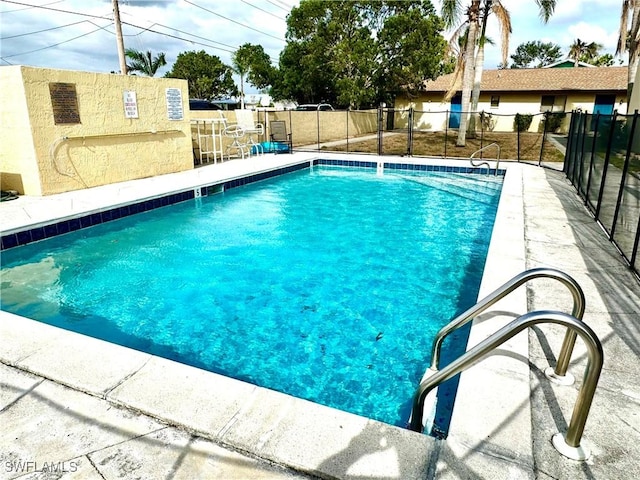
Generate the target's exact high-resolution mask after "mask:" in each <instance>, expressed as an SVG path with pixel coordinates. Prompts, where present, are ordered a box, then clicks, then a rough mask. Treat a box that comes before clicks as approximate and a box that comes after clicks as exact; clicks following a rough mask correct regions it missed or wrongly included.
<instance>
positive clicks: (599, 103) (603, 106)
mask: <svg viewBox="0 0 640 480" xmlns="http://www.w3.org/2000/svg"><path fill="white" fill-rule="evenodd" d="M615 103H616V96H615V95H596V100H595V102H593V117H592V118H591V131H592V132H593V131H595V129H596V120H597V122H598V124H599V125H598V131H602V129H603V128H609V127H610V125H611V118H612V117H611V116H612V115H613V106H614V104H615ZM597 114H600V115H597Z"/></svg>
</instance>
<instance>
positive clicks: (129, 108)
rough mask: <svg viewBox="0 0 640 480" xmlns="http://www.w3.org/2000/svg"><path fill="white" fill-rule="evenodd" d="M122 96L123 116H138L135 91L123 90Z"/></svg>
mask: <svg viewBox="0 0 640 480" xmlns="http://www.w3.org/2000/svg"><path fill="white" fill-rule="evenodd" d="M122 96H123V100H124V117H125V118H138V100H137V99H136V92H133V91H130V90H125V91H124V93H123V95H122Z"/></svg>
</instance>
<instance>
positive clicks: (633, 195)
mask: <svg viewBox="0 0 640 480" xmlns="http://www.w3.org/2000/svg"><path fill="white" fill-rule="evenodd" d="M639 117H640V115H639V114H638V111H637V110H636V111H635V112H634V113H633V114H630V115H619V114H617V113H615V112H614V113H613V114H612V115H603V114H598V113H594V114H589V113H583V112H573V114H572V116H571V125H570V129H569V135H568V138H567V154H566V160H565V164H564V171H565V173H566V175H567V178H569V180H570V181H571V183H572V184H573V185H574V187H575V188H576V189H577V191H578V194H579V195H580V197H582V199H583V200H584V201H585V205H586V206H587V208H588V209H589V210H590V211H591V212H592V214H593V215H594V217H595V219H596V221H597V222H598V223H599V224H600V225H601V226H602V228H603V229H604V230H605V231H606V232H607V235H608V237H609V240H610V241H611V242H613V244H614V245H615V246H616V248H617V249H618V250H619V251H620V253H621V254H622V256H623V257H624V259H625V260H626V262H627V263H628V264H629V266H630V268H631V269H632V270H633V272H634V273H635V274H636V276H638V277H640V275H639V273H638V272H639V270H640V269H639V268H638V267H639V261H638V258H637V253H638V242H639V239H640V118H639Z"/></svg>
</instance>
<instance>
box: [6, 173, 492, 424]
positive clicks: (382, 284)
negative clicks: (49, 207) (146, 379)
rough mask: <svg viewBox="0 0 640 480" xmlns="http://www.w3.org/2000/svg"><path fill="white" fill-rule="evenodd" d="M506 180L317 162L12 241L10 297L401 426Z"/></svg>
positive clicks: (149, 348)
mask: <svg viewBox="0 0 640 480" xmlns="http://www.w3.org/2000/svg"><path fill="white" fill-rule="evenodd" d="M500 188H501V178H500V177H498V179H494V177H486V176H479V175H466V176H463V175H456V174H444V173H419V174H418V173H412V172H402V171H399V170H398V171H394V173H388V174H385V175H382V176H381V175H377V174H376V172H375V170H373V169H360V170H355V169H345V168H332V167H315V168H313V169H311V170H309V169H306V170H302V171H298V172H296V173H291V174H288V175H283V176H281V177H277V178H273V179H270V180H266V181H262V182H258V183H255V184H252V185H249V186H245V187H241V188H234V189H232V190H229V191H227V192H225V193H223V194H220V195H215V196H209V197H202V198H197V199H194V200H190V201H186V202H182V203H178V204H175V205H172V206H169V207H163V208H159V209H156V210H153V211H150V212H145V213H141V214H138V215H133V216H130V217H126V218H122V219H119V220H115V221H112V222H108V223H104V224H101V225H97V226H94V227H90V228H87V229H84V230H79V231H76V232H73V233H70V234H66V235H62V236H59V237H54V238H51V239H47V240H44V241H41V242H37V243H34V244H30V245H26V246H22V247H17V248H13V249H9V250H6V251H4V252H3V255H2V296H1V298H2V309H3V310H7V311H10V312H13V313H16V314H19V315H22V316H25V317H29V318H33V319H36V320H39V321H42V322H46V323H49V324H52V325H56V326H59V327H62V328H66V329H69V330H73V331H76V332H80V333H84V334H87V335H91V336H94V337H98V338H102V339H105V340H107V341H110V342H114V343H118V344H121V345H126V346H128V347H131V348H135V349H139V350H142V351H146V352H150V353H153V354H156V355H160V356H163V357H166V358H170V359H173V360H177V361H179V362H183V363H186V364H190V365H194V366H197V367H201V368H204V369H207V370H210V371H214V372H218V373H222V374H224V375H227V376H231V377H235V378H238V379H242V380H245V381H248V382H251V383H254V384H257V385H260V386H264V387H268V388H272V389H274V390H279V391H282V392H285V393H288V394H291V395H294V396H296V397H300V398H305V399H309V400H312V401H315V402H318V403H321V404H325V405H329V406H333V407H336V408H339V409H342V410H345V411H349V412H352V413H356V414H360V415H364V416H366V417H369V418H374V419H377V420H381V421H384V422H387V423H390V424H395V425H404V424H405V423H406V421H407V419H408V416H409V413H410V405H411V398H412V396H413V393H414V391H415V389H416V387H417V385H418V383H419V381H420V378H421V377H422V374H423V373H424V370H425V368H426V367H427V366H428V364H429V359H430V349H431V343H432V338H433V336H434V334H435V333H436V332H437V331H438V329H439V328H440V327H442V326H443V325H444V324H446V323H447V322H448V321H449V320H450V319H451V318H452V317H454V316H455V315H456V314H458V313H460V312H461V311H463V310H465V309H466V308H468V307H469V306H470V305H472V304H473V303H475V301H476V299H477V293H478V288H479V285H480V280H481V277H482V272H483V267H484V262H485V257H486V253H487V248H488V244H489V240H490V237H491V230H492V226H493V222H494V218H495V212H496V208H497V202H498V197H499V194H500ZM464 341H466V340H463V342H459V343H462V344H461V345H458V346H457V348H458V349H464Z"/></svg>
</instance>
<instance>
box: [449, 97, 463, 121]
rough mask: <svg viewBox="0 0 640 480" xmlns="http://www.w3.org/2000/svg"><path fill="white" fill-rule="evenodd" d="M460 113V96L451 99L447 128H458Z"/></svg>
mask: <svg viewBox="0 0 640 480" xmlns="http://www.w3.org/2000/svg"><path fill="white" fill-rule="evenodd" d="M461 111H462V95H456V96H455V97H453V98H452V99H451V113H450V114H449V128H460V112H461Z"/></svg>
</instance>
